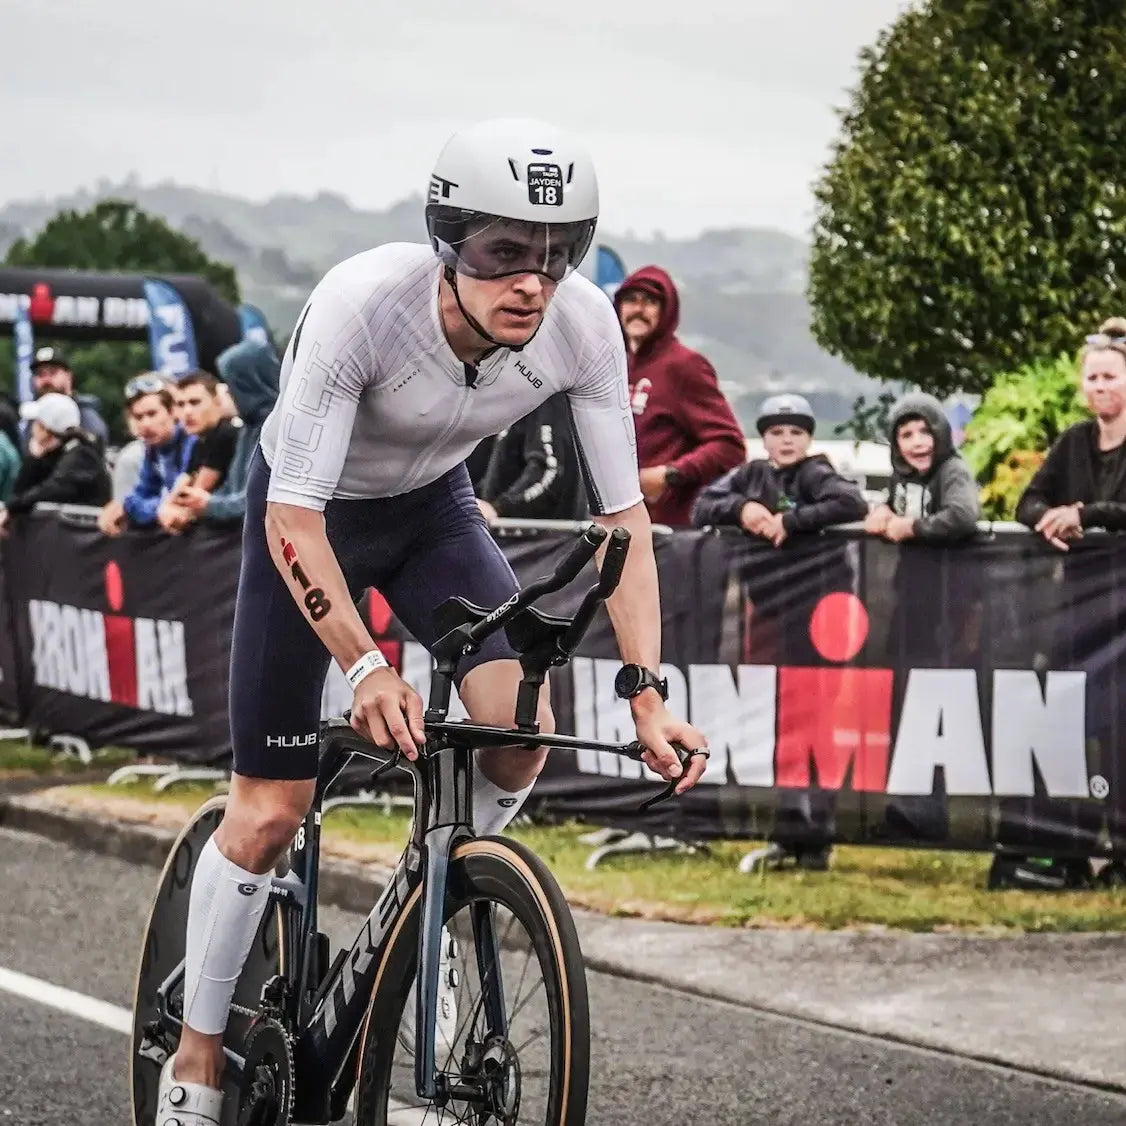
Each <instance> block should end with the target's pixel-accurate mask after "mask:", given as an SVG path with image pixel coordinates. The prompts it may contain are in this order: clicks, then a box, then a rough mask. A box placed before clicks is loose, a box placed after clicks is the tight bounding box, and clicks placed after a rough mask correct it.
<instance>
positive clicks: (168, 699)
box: [0, 511, 1126, 855]
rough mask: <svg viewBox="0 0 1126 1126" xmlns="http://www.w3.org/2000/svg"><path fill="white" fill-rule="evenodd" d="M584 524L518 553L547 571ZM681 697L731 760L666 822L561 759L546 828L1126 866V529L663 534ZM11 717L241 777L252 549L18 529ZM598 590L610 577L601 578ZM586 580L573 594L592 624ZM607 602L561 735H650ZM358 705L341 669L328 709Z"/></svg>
mask: <svg viewBox="0 0 1126 1126" xmlns="http://www.w3.org/2000/svg"><path fill="white" fill-rule="evenodd" d="M573 528H574V526H572V525H566V524H562V525H542V526H534V525H514V524H513V523H512V522H505V525H504V526H501V527H499V528H498V529H497V532H496V534H497V538H498V541H499V542H500V544H501V545H502V548H503V550H504V552H505V554H506V556H507V557H508V559H509V560H510V562H511V564H512V566H513V569H514V570H515V572H516V574H517V576H518V578H519V579H520V580H521V581H522V582H526V581H528V580H530V579H532V578H534V577H536V576H538V575H540V574H543V573H545V572H546V571H547V570H548V569H549V568H550V566H551V564H552V561H553V560H555V559H556V558H557V557H558V555H559V553H560V552H561V551H562V550H563V548H564V545H565V544H566V543H567V542H568V541H570V539H571V538H572V537H573V535H574V531H573ZM656 553H657V564H658V570H659V575H660V583H661V595H662V616H663V621H662V629H663V633H664V646H663V651H664V655H665V664H664V667H663V669H662V672H663V674H664V675H667V676H668V678H669V685H670V693H671V696H670V706H671V707H672V708H673V709H674V710H675V711H676V712H678V713H680V714H682V715H687V716H688V718H689V719H690V720H691V721H692V722H693V723H694V724H696V725H697V726H698V727H699V728H701V729H702V730H703V731H704V733H705V734H706V735H707V738H708V742H709V745H710V747H711V750H712V757H711V761H710V763H709V770H708V772H707V774H706V775H705V778H704V780H703V782H702V783H701V785H700V786H699V787H697V789H696V790H694V791H693V792H691V793H690V794H688V795H686V796H685V797H684V798H682V799H680V800H679V801H677V802H670V803H666V804H665V805H664V806H659V807H658V808H657V810H655V811H653V812H651V813H650V814H649V815H648V816H645V817H642V816H640V815H638V814H637V813H636V808H637V806H638V804H639V803H640V801H641V800H642V799H643V798H644V797H647V796H649V795H650V794H651V793H652V792H653V784H654V779H653V777H652V776H651V775H650V774H649V773H648V772H647V771H646V770H645V769H644V768H643V767H641V766H640V765H638V764H634V763H630V762H628V761H627V760H621V759H619V758H617V757H615V756H600V755H598V754H594V753H589V754H587V753H578V754H569V753H562V752H560V753H555V754H553V755H552V756H551V759H550V761H549V763H548V766H547V768H546V769H545V772H544V774H543V776H542V778H541V780H540V782H539V784H538V785H537V787H536V791H535V798H536V808H537V809H538V810H539V811H540V812H541V813H544V814H557V815H560V816H582V817H583V818H585V819H587V820H589V821H591V822H594V823H596V824H603V825H608V826H615V827H619V828H625V829H639V830H643V831H644V832H646V833H650V834H655V835H664V836H669V837H674V838H678V839H681V840H697V841H698V840H706V839H708V838H713V837H719V836H723V837H734V838H745V839H759V838H762V837H764V836H773V837H774V838H775V839H781V840H785V839H786V838H787V836H793V837H794V838H796V839H801V840H803V841H809V840H810V838H811V837H818V836H821V837H823V838H824V839H825V840H829V839H833V840H837V841H851V842H864V843H887V844H893V843H898V844H912V845H919V844H925V845H929V846H934V847H963V848H977V849H988V848H992V847H993V846H995V845H996V844H998V843H1001V844H1006V845H1012V846H1014V847H1019V848H1027V849H1032V850H1035V851H1036V852H1037V853H1038V854H1056V855H1072V854H1074V855H1093V854H1099V853H1102V852H1106V851H1114V852H1122V851H1126V818H1124V816H1123V813H1124V809H1126V801H1124V799H1123V797H1122V795H1123V794H1124V793H1126V789H1124V787H1126V760H1124V757H1123V753H1122V750H1121V746H1122V738H1121V733H1122V732H1124V731H1126V715H1124V708H1123V692H1122V687H1121V686H1122V684H1123V675H1122V674H1123V672H1126V668H1123V664H1124V662H1126V630H1124V628H1123V626H1124V625H1126V620H1124V619H1126V592H1124V590H1123V583H1122V580H1121V579H1120V577H1119V576H1121V575H1123V574H1126V568H1124V566H1123V564H1126V537H1117V536H1090V537H1087V538H1086V539H1084V540H1083V541H1081V542H1079V543H1077V544H1076V545H1075V546H1074V548H1073V550H1072V551H1071V552H1070V553H1068V554H1067V555H1060V554H1059V553H1057V552H1055V551H1053V550H1052V549H1050V548H1048V547H1047V546H1046V545H1044V544H1043V543H1042V542H1041V541H1040V540H1039V539H1038V538H1037V537H1034V536H1031V535H1029V534H1028V533H1027V532H1025V531H1024V530H1023V529H1020V530H1017V529H1016V528H1014V527H1013V526H997V525H994V526H990V527H983V530H982V533H981V534H980V535H979V537H978V538H977V539H976V540H975V541H973V542H970V543H967V544H965V545H961V546H957V547H942V548H938V547H926V546H922V545H919V544H913V543H911V544H906V545H903V546H901V547H898V548H897V547H895V546H893V545H890V544H888V543H886V542H884V541H881V540H878V539H875V538H872V537H866V536H864V535H863V534H862V533H861V532H860V531H859V530H858V529H855V528H853V529H843V530H833V531H830V532H826V533H824V534H822V535H818V536H812V537H807V538H804V539H801V540H794V541H793V542H791V543H788V544H786V545H785V546H784V547H783V548H782V549H780V550H776V549H773V548H771V547H770V546H768V545H765V544H763V543H761V542H759V541H753V540H751V539H749V538H748V537H745V536H743V535H741V534H738V533H717V532H714V531H678V532H676V533H669V534H661V535H658V536H657V537H656ZM0 562H2V569H0V589H2V595H3V596H2V597H0V709H2V710H3V711H4V712H5V713H6V715H7V717H8V718H9V719H10V720H13V721H18V722H20V723H22V724H24V725H25V726H28V727H30V728H32V729H33V730H36V731H39V732H45V733H46V732H56V733H57V732H65V733H69V734H73V735H79V736H82V737H83V738H85V739H87V740H88V741H89V742H90V743H91V744H92V745H101V744H107V743H112V744H118V745H125V746H129V747H134V748H136V749H137V750H138V751H140V752H154V753H158V754H161V755H165V756H170V757H172V758H174V759H176V760H178V761H181V762H184V763H191V764H193V765H202V766H214V765H218V766H223V765H225V764H226V763H228V762H229V744H228V733H227V660H228V653H229V646H230V626H231V619H232V607H233V600H234V594H235V587H236V583H237V576H238V562H239V540H238V537H237V535H235V534H232V533H220V532H216V531H212V530H208V529H206V528H198V529H196V530H194V531H193V532H191V533H190V534H188V535H185V536H182V537H169V536H163V535H150V534H140V533H136V534H134V533H130V534H126V535H124V536H122V537H119V538H116V539H107V538H105V537H103V536H101V535H99V534H98V532H97V529H96V528H95V527H93V526H91V523H90V521H89V519H88V514H83V513H81V512H75V511H62V512H56V513H50V514H45V515H37V516H35V517H33V518H31V519H27V520H24V521H20V522H18V523H17V524H16V525H15V526H14V528H13V530H12V532H11V534H10V535H9V536H8V538H7V539H6V540H5V541H4V544H3V549H2V553H0ZM591 577H593V571H592V572H591ZM583 587H584V584H583V583H582V582H579V583H577V584H575V586H574V588H573V589H572V590H569V591H565V592H563V593H561V594H559V595H556V596H554V597H553V598H552V599H549V600H547V604H546V605H545V607H544V608H545V609H546V610H548V611H558V612H566V611H568V610H570V609H573V608H574V606H575V604H576V601H577V599H578V598H579V597H580V596H581V593H582V590H583ZM363 610H364V613H365V615H366V617H367V620H368V622H369V624H370V626H371V628H372V630H373V633H374V635H375V636H376V637H377V639H378V640H379V644H380V646H381V647H382V648H383V650H384V652H385V653H386V655H387V657H388V659H389V660H390V661H391V662H392V663H393V664H394V665H395V666H396V667H397V668H398V669H399V670H400V671H401V673H402V675H403V676H404V677H405V679H407V680H408V681H409V682H410V683H412V684H413V685H414V686H415V687H416V688H417V689H418V690H419V691H420V692H422V694H423V696H424V697H425V694H426V689H427V684H428V681H429V674H430V661H429V656H428V654H427V653H426V652H425V650H424V649H422V647H421V646H419V645H418V644H417V643H416V642H414V641H413V640H412V639H411V638H410V636H409V635H407V634H406V633H405V631H404V630H403V629H402V628H401V626H400V625H399V624H398V622H397V621H396V620H395V618H394V616H393V615H392V614H391V612H390V610H389V609H388V607H387V606H386V604H385V603H384V602H383V601H382V600H381V599H380V597H379V596H378V594H375V593H373V594H371V595H370V596H368V597H367V599H366V600H365V603H364V606H363ZM617 667H618V658H617V655H616V649H615V645H614V640H613V634H612V632H611V630H610V627H609V622H608V620H607V618H606V617H605V615H604V614H603V615H601V616H600V617H599V619H597V620H596V622H595V624H594V626H593V627H592V628H591V630H590V632H589V634H588V636H587V638H586V640H585V642H584V644H583V646H582V648H581V650H580V652H579V655H578V656H577V657H576V659H575V660H574V661H573V662H572V663H571V664H570V666H568V667H567V668H565V669H562V670H556V671H555V672H553V674H552V698H553V704H554V708H555V712H556V716H557V722H558V726H559V729H560V730H561V731H570V732H574V733H576V734H579V735H590V736H592V737H594V738H597V739H604V740H617V739H623V738H629V737H631V734H632V725H631V723H630V713H629V708H628V705H627V704H625V703H623V702H621V701H619V700H617V699H616V698H615V697H614V694H613V688H612V685H613V679H614V674H615V672H616V670H617ZM350 698H351V697H350V693H349V692H348V690H347V686H346V685H345V684H344V682H343V678H342V677H341V676H340V675H339V673H335V674H334V676H333V678H332V679H331V680H330V682H329V684H328V685H327V686H326V691H325V714H326V715H332V714H340V712H341V711H342V710H343V709H344V708H345V707H347V706H348V703H349V702H350Z"/></svg>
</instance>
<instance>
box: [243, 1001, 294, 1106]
mask: <svg viewBox="0 0 1126 1126" xmlns="http://www.w3.org/2000/svg"><path fill="white" fill-rule="evenodd" d="M244 1053H245V1056H246V1067H245V1069H244V1070H243V1073H242V1081H241V1082H240V1084H239V1100H238V1126H289V1122H290V1120H291V1115H292V1114H293V1096H294V1074H293V1040H292V1038H291V1037H290V1035H289V1033H288V1032H286V1030H285V1029H284V1028H283V1027H282V1026H281V1025H280V1024H279V1023H278V1022H277V1021H276V1020H274V1018H273V1017H266V1016H262V1017H259V1018H258V1019H257V1020H256V1021H255V1022H254V1024H253V1025H252V1026H251V1028H250V1031H249V1032H248V1033H247V1036H246V1041H245V1044H244Z"/></svg>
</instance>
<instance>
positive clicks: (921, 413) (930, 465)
mask: <svg viewBox="0 0 1126 1126" xmlns="http://www.w3.org/2000/svg"><path fill="white" fill-rule="evenodd" d="M888 440H889V442H890V443H891V466H892V476H891V484H890V486H889V488H888V492H887V497H886V498H885V499H884V501H883V503H882V504H879V505H877V506H876V507H875V508H873V509H872V511H871V512H869V513H868V518H867V519H866V520H865V521H864V530H865V531H866V532H870V533H871V534H873V535H878V536H883V537H884V539H887V540H891V541H892V542H893V543H900V542H901V541H903V540H909V539H920V540H929V541H932V542H933V541H936V540H942V541H946V542H950V541H953V540H963V539H968V538H969V537H970V536H972V535H973V534H974V532H975V531H976V530H977V518H978V515H979V513H980V512H981V506H980V504H979V502H978V494H977V484H976V483H975V481H974V479H973V474H972V473H970V470H969V466H967V465H966V463H965V462H964V461H963V460H962V457H961V455H960V454H959V453H958V451H957V450H955V449H954V440H953V436H952V435H951V432H950V423H949V422H948V421H947V418H946V415H945V414H944V413H943V410H942V404H941V403H940V402H939V401H938V400H937V399H936V398H935V397H934V396H933V395H927V394H924V393H923V392H920V391H916V392H912V393H911V394H909V395H904V396H903V398H901V399H900V400H899V402H897V403H896V404H895V406H893V407H892V409H891V414H890V415H889V416H888Z"/></svg>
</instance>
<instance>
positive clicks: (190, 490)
mask: <svg viewBox="0 0 1126 1126" xmlns="http://www.w3.org/2000/svg"><path fill="white" fill-rule="evenodd" d="M210 499H211V494H210V493H209V492H208V491H207V490H206V489H197V488H196V487H195V486H194V485H187V484H184V485H181V486H180V487H179V488H178V489H176V491H175V492H174V493H173V494H172V500H173V501H174V502H175V503H176V504H177V505H179V507H180V508H185V509H187V510H188V512H190V513H191V514H192V516H193V517H196V518H197V519H198V518H199V517H200V516H202V515H203V510H204V509H205V508H206V507H207V502H208V501H209V500H210Z"/></svg>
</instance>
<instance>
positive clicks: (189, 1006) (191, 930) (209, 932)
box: [184, 837, 271, 1035]
mask: <svg viewBox="0 0 1126 1126" xmlns="http://www.w3.org/2000/svg"><path fill="white" fill-rule="evenodd" d="M270 875H271V874H270V873H269V872H265V873H263V874H261V875H259V874H258V873H257V872H248V871H246V869H245V868H240V867H239V866H238V865H237V864H232V863H231V862H230V861H229V860H228V859H227V858H226V857H225V856H224V855H223V854H222V853H221V852H220V851H219V846H218V845H217V844H216V843H215V838H214V837H212V838H211V839H210V840H209V841H208V842H207V844H205V845H204V846H203V851H202V852H201V853H200V855H199V863H198V864H197V865H196V869H195V876H194V877H193V879H192V891H191V898H190V899H189V900H188V940H187V949H186V951H185V956H184V962H185V965H184V1023H185V1024H187V1025H188V1027H189V1028H193V1029H195V1031H196V1032H202V1033H205V1034H207V1035H213V1034H214V1033H217V1032H223V1031H224V1030H225V1029H226V1027H227V1016H228V1012H229V1010H230V1007H231V998H232V997H234V995H235V986H236V985H237V984H238V979H239V974H241V973H242V967H243V965H244V963H245V962H246V956H247V955H248V954H249V953H250V947H251V946H252V945H253V943H254V937H255V935H257V933H258V924H259V923H260V922H261V921H262V913H263V912H264V911H265V909H266V904H267V903H268V902H269V900H270Z"/></svg>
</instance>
